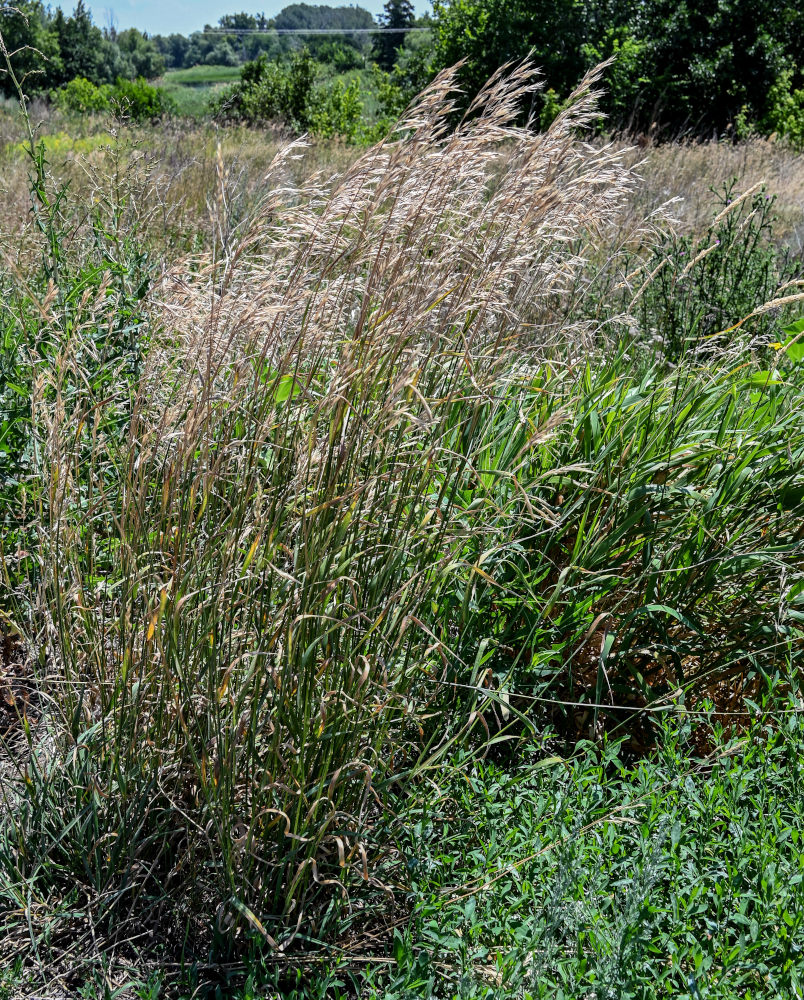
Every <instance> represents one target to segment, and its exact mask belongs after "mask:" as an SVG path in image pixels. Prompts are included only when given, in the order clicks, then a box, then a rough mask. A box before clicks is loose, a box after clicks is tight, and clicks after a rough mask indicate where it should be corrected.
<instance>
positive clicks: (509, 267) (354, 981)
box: [0, 65, 804, 1000]
mask: <svg viewBox="0 0 804 1000" xmlns="http://www.w3.org/2000/svg"><path fill="white" fill-rule="evenodd" d="M213 69H215V68H213ZM530 70H531V68H530V67H528V66H527V65H525V66H521V67H519V68H518V69H513V70H511V71H510V72H509V73H508V74H507V75H502V76H500V77H499V78H498V79H497V80H496V81H495V82H493V83H492V84H490V85H489V87H488V88H487V89H486V90H485V91H484V92H483V93H482V95H481V97H480V98H479V99H478V102H477V104H476V107H475V113H474V114H473V116H471V117H469V118H466V119H464V120H463V121H462V122H461V123H460V124H459V125H457V126H455V123H454V119H453V117H452V115H451V112H452V105H451V101H452V98H453V96H454V87H455V77H454V75H453V74H451V73H449V72H447V73H446V74H442V75H441V76H439V77H438V78H437V79H436V81H435V82H434V83H433V84H432V85H431V86H430V88H429V89H428V90H426V91H425V92H424V94H423V95H422V96H421V97H420V98H419V99H418V101H417V102H416V103H415V104H414V106H413V107H411V108H410V109H409V110H408V112H407V113H406V115H405V116H404V117H403V119H402V120H401V122H400V123H399V125H398V126H397V127H396V129H395V131H394V132H392V133H391V134H390V135H389V136H388V137H387V138H386V139H384V140H383V141H382V142H380V143H379V144H377V145H374V146H370V147H361V146H355V145H347V144H346V143H343V142H339V141H334V140H333V141H328V142H324V141H309V142H308V141H307V140H299V139H294V138H293V137H292V136H290V135H288V134H284V133H283V132H282V130H281V129H279V128H277V129H275V130H273V131H271V130H269V129H265V128H262V129H256V128H246V127H244V126H235V125H221V124H217V125H216V124H214V123H211V122H209V121H204V120H195V121H193V120H190V119H187V118H178V119H173V120H165V121H162V122H160V123H159V124H158V125H132V124H131V123H126V122H125V121H120V120H112V121H109V120H106V119H104V118H103V117H100V116H99V117H96V118H93V117H91V116H84V117H83V118H82V119H81V120H80V121H78V119H76V118H70V117H69V116H64V115H63V114H61V113H60V112H58V110H56V109H53V108H52V107H46V106H44V105H37V104H35V103H34V104H32V105H31V106H30V108H29V114H30V117H29V119H28V120H27V121H26V120H25V118H24V116H23V117H21V116H20V114H19V109H17V108H15V107H14V105H13V104H12V103H11V102H6V103H5V104H3V105H2V106H0V165H1V167H2V176H3V180H4V183H3V185H2V186H0V261H1V263H0V285H1V286H2V296H0V303H2V305H1V306H0V344H2V349H1V350H0V518H1V519H2V559H3V576H2V584H1V585H0V691H2V694H3V700H2V702H0V959H1V960H0V997H9V998H17V997H25V996H29V997H47V998H49V1000H51V998H52V1000H57V998H61V997H73V996H76V997H79V996H80V997H86V998H112V997H115V998H117V997H126V998H132V1000H133V998H141V1000H145V998H149V1000H155V998H157V997H177V998H178V997H181V998H186V1000H189V998H191V997H193V998H195V997H209V998H213V997H234V998H239V1000H256V998H269V997H270V998H274V997H280V996H281V997H287V998H296V1000H302V998H305V1000H307V998H309V1000H313V998H320V1000H324V998H341V997H344V998H345V997H361V998H362V997H377V998H381V997H382V998H388V1000H391V998H400V1000H401V998H406V997H418V996H420V997H444V998H453V997H454V998H458V997H460V998H491V997H494V998H522V1000H525V998H536V997H540V998H551V1000H553V998H563V1000H579V998H590V1000H591V998H594V1000H609V998H621V1000H627V998H634V1000H637V998H638V1000H649V998H659V997H662V998H664V997H666V998H670V997H674V998H679V997H682V998H689V1000H702V998H704V997H711V998H714V997H717V998H718V1000H737V998H740V1000H747V998H765V997H774V998H784V1000H797V998H799V1000H800V997H801V996H802V995H804V843H802V835H801V830H802V829H804V792H803V791H802V788H804V784H802V782H803V780H804V718H803V717H802V713H804V701H803V700H802V641H803V640H804V527H802V525H804V520H802V515H804V423H802V412H804V364H802V362H803V361H804V319H803V318H802V317H804V246H803V245H804V154H802V153H801V152H796V151H795V150H793V149H791V148H790V147H789V146H787V145H785V144H784V143H781V142H779V141H776V140H774V139H759V138H757V139H751V140H748V141H745V142H742V143H733V142H711V143H683V144H682V143H676V144H674V143H665V144H662V145H652V144H650V143H648V142H643V143H642V144H639V143H632V142H629V141H627V140H625V139H620V138H611V139H604V138H603V137H601V136H600V135H599V134H597V133H596V132H595V123H596V122H597V121H598V117H597V111H596V91H595V87H596V77H595V75H594V74H591V75H590V77H589V78H587V80H585V81H584V82H583V83H582V84H581V85H580V87H579V89H578V91H577V92H576V93H575V95H574V97H573V99H572V100H571V101H568V102H567V104H566V106H565V108H564V110H562V111H561V113H560V114H559V115H558V117H557V118H556V119H555V121H554V122H553V123H552V124H551V125H550V127H549V128H548V129H547V130H545V131H541V132H540V131H534V130H533V129H529V128H525V127H523V126H522V123H521V121H520V119H519V117H518V109H519V108H520V107H521V106H522V102H523V100H526V99H527V98H528V95H529V94H530V93H531V92H532V89H533V87H534V84H533V80H532V75H531V72H530ZM225 79H226V76H225V74H222V75H219V76H216V75H215V73H214V72H213V73H212V74H209V73H207V72H206V71H205V70H199V71H196V70H187V71H180V72H175V73H171V74H168V76H167V77H166V78H165V86H166V87H167V89H169V90H172V91H173V93H174V96H175V99H176V100H177V102H178V101H179V100H183V101H186V102H188V103H187V104H186V108H185V110H188V112H190V113H192V109H193V105H192V101H193V100H194V99H195V98H192V97H191V96H188V94H187V93H185V91H192V92H195V91H201V90H203V89H204V88H205V87H206V88H208V87H215V86H218V85H219V84H220V83H221V82H223V81H224V80H225Z"/></svg>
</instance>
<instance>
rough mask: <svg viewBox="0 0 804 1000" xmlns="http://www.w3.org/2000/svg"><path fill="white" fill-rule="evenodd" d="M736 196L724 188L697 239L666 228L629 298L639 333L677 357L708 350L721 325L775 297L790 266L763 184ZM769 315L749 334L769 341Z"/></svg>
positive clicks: (772, 323) (716, 347) (715, 345)
mask: <svg viewBox="0 0 804 1000" xmlns="http://www.w3.org/2000/svg"><path fill="white" fill-rule="evenodd" d="M747 194H749V195H750V196H749V197H746V195H745V194H744V195H742V196H740V197H738V196H737V195H736V193H735V183H734V182H732V183H731V184H728V185H726V186H725V187H724V189H723V191H722V193H721V194H720V195H719V196H718V202H719V204H718V208H717V212H716V215H715V218H714V220H713V222H712V225H711V226H710V227H709V229H708V231H707V232H706V233H705V234H704V235H703V236H702V237H699V238H692V237H689V236H676V235H669V236H667V237H665V238H664V239H663V241H662V242H661V244H660V245H659V246H658V247H657V248H656V250H655V251H654V253H653V256H652V257H651V258H650V260H649V261H648V263H647V270H648V273H650V274H651V275H653V277H652V278H651V280H650V281H649V282H648V283H647V285H646V287H645V288H644V290H643V292H642V293H641V294H640V295H639V296H638V299H637V301H636V302H635V303H634V304H633V307H629V308H632V312H633V313H634V314H635V315H636V316H637V317H638V319H639V323H640V327H641V330H642V334H643V336H646V337H648V338H650V339H651V340H652V342H653V343H654V344H655V345H657V346H658V347H659V348H660V349H661V350H662V351H664V353H665V354H666V356H667V357H668V358H670V359H672V360H677V359H678V358H679V357H681V355H683V354H684V353H685V352H688V351H693V352H694V351H705V352H707V353H708V354H712V353H713V352H715V351H720V350H722V349H723V345H724V342H728V339H729V334H728V333H727V332H726V333H723V335H722V336H721V337H718V338H715V336H714V335H715V334H718V333H720V332H721V331H727V330H728V329H729V328H731V327H732V326H733V325H734V324H735V323H739V322H740V321H741V320H743V319H744V318H746V317H748V316H749V314H750V313H752V312H753V311H754V310H755V309H757V308H758V307H760V306H762V305H763V303H765V302H767V301H768V300H769V299H771V298H773V295H774V292H775V290H776V289H777V288H778V287H779V285H780V284H782V283H783V282H784V281H786V280H788V279H791V278H793V277H794V275H795V273H796V266H795V264H794V262H793V261H791V260H789V259H788V256H787V255H786V254H784V253H780V251H779V250H778V248H777V247H776V245H775V243H774V240H773V229H772V226H773V198H772V197H771V196H770V195H769V194H767V192H766V191H765V190H764V188H760V189H759V190H755V191H753V193H751V192H748V193H747ZM777 326H778V324H777V323H776V320H775V318H774V316H773V315H772V314H763V315H762V316H760V317H757V318H756V319H755V320H753V323H752V328H753V332H754V333H755V335H757V336H760V337H764V339H765V341H766V342H767V341H769V340H775V339H776V337H775V336H773V334H774V333H775V332H776V329H777Z"/></svg>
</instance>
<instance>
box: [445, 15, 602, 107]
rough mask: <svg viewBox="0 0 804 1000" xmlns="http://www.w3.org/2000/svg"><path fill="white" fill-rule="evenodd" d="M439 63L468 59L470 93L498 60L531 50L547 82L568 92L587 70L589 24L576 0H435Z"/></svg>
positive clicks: (464, 77) (465, 76) (464, 73)
mask: <svg viewBox="0 0 804 1000" xmlns="http://www.w3.org/2000/svg"><path fill="white" fill-rule="evenodd" d="M434 10H435V15H436V59H435V62H436V66H437V68H439V69H441V68H445V67H447V66H453V65H455V63H457V62H458V61H459V60H461V59H465V60H466V64H465V66H464V67H463V69H462V70H461V74H460V81H461V84H462V85H463V87H464V88H465V90H466V92H467V95H468V96H469V97H471V96H473V95H474V94H476V93H477V91H478V90H479V89H480V88H481V87H482V86H483V84H485V82H486V81H487V80H488V79H489V77H490V76H491V75H492V74H493V73H494V72H495V71H496V70H497V69H499V67H500V66H503V65H505V64H506V63H508V62H510V61H511V60H519V59H524V58H525V57H526V56H528V55H530V54H531V53H532V54H533V58H534V60H535V63H536V65H537V66H538V67H539V68H540V69H541V70H542V72H543V74H544V77H545V86H546V87H549V88H552V89H553V90H555V91H557V92H558V93H559V94H562V95H563V94H566V93H567V92H568V91H569V90H570V89H571V88H572V87H573V86H574V85H575V84H576V83H577V82H578V80H579V79H580V77H581V76H582V74H583V71H584V68H585V66H584V60H583V53H582V48H583V43H584V41H585V38H586V24H585V18H584V8H583V5H582V3H580V2H576V0H435V4H434Z"/></svg>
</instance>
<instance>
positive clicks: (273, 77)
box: [215, 49, 366, 142]
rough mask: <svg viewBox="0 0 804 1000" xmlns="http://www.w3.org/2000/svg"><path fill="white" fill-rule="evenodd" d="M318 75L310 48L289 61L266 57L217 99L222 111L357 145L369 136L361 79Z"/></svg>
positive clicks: (231, 116) (246, 71)
mask: <svg viewBox="0 0 804 1000" xmlns="http://www.w3.org/2000/svg"><path fill="white" fill-rule="evenodd" d="M317 75H318V66H317V64H316V63H315V61H314V60H313V58H312V56H311V54H310V52H309V51H308V50H307V49H302V50H300V51H299V52H297V53H295V54H294V55H293V56H291V58H290V60H289V61H288V62H287V63H280V62H269V61H268V59H267V58H266V57H265V56H260V58H259V59H257V60H255V61H254V62H252V63H247V64H246V65H245V66H244V67H243V70H242V72H241V79H240V83H239V84H237V85H236V86H235V87H233V88H232V89H231V90H229V91H228V92H225V93H223V94H221V95H220V96H219V97H218V98H217V99H216V100H215V105H216V107H217V113H218V114H219V115H221V116H225V117H227V118H230V119H231V118H234V119H238V120H241V121H247V122H265V121H271V120H280V121H285V122H286V123H287V124H288V125H290V126H291V127H292V128H294V129H295V130H296V131H310V132H312V133H313V134H315V135H320V136H322V137H324V138H331V137H332V136H336V135H337V136H341V137H342V138H344V139H345V140H346V141H347V142H357V141H358V140H359V139H361V138H362V137H363V135H364V133H365V132H366V127H365V123H364V120H363V102H362V100H361V93H360V81H359V80H358V79H357V78H356V77H355V78H353V79H351V80H348V81H344V80H335V81H333V82H324V83H317V82H316V77H317Z"/></svg>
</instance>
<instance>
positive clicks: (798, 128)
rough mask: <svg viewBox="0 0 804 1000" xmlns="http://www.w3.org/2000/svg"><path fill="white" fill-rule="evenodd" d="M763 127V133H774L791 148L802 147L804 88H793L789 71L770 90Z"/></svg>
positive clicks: (803, 138) (803, 134)
mask: <svg viewBox="0 0 804 1000" xmlns="http://www.w3.org/2000/svg"><path fill="white" fill-rule="evenodd" d="M799 76H800V74H799ZM802 83H804V81H802ZM763 125H764V130H765V131H767V132H775V133H776V134H777V135H780V136H782V137H783V138H784V139H787V140H788V141H789V142H790V143H791V144H792V145H793V146H796V147H798V148H802V147H804V86H801V87H799V88H798V89H794V88H793V71H792V70H791V69H787V70H785V71H784V72H783V73H782V74H781V75H780V76H779V78H778V79H777V81H776V82H775V83H774V84H773V86H772V87H771V88H770V90H769V92H768V111H767V115H766V117H765V120H764V122H763Z"/></svg>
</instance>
